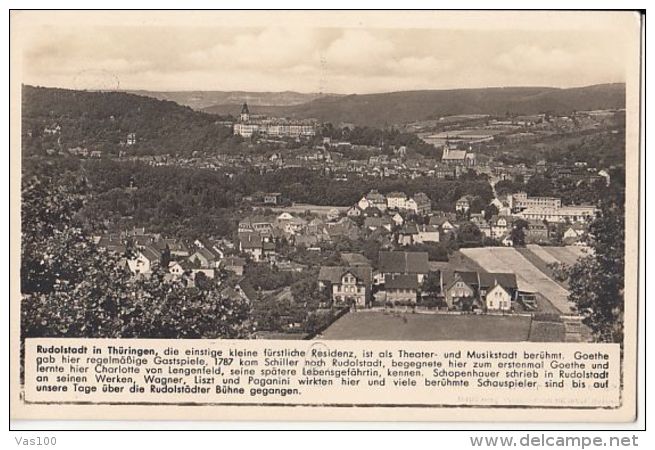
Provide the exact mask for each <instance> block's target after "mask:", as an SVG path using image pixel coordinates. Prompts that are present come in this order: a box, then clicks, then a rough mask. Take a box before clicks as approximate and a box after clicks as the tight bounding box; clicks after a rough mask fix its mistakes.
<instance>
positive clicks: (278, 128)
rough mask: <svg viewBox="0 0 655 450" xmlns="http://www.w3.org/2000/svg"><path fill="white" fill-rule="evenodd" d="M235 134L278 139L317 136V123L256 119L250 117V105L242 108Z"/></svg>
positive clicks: (267, 118)
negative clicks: (256, 134)
mask: <svg viewBox="0 0 655 450" xmlns="http://www.w3.org/2000/svg"><path fill="white" fill-rule="evenodd" d="M233 133H234V134H236V135H239V136H243V137H251V136H252V135H253V134H255V133H260V134H264V135H266V136H277V137H300V136H314V135H316V122H314V121H312V120H300V121H290V120H287V119H282V118H271V117H264V118H254V117H251V116H250V111H249V109H248V104H247V103H244V104H243V107H242V108H241V115H240V116H239V121H238V122H237V123H235V124H234V128H233Z"/></svg>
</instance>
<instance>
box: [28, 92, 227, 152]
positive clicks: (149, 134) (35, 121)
mask: <svg viewBox="0 0 655 450" xmlns="http://www.w3.org/2000/svg"><path fill="white" fill-rule="evenodd" d="M221 120H223V117H221V116H215V115H210V114H206V113H203V112H198V111H194V110H192V109H191V108H189V107H185V106H180V105H178V104H177V103H174V102H171V101H162V100H156V99H154V98H150V97H141V96H138V95H133V94H126V93H122V92H90V91H73V90H67V89H52V88H40V87H32V86H23V91H22V137H23V154H25V155H29V154H42V153H44V152H45V151H46V150H47V149H54V150H66V149H68V148H71V147H78V146H79V147H83V148H87V149H88V150H89V151H92V150H101V151H106V152H109V153H118V152H119V151H120V150H121V149H122V148H124V146H125V143H126V141H127V136H128V134H130V133H134V134H135V137H136V143H135V144H134V145H132V146H131V148H130V150H131V151H132V152H134V153H136V154H147V153H160V154H161V153H170V154H183V155H185V154H191V153H193V151H195V150H199V151H212V150H216V149H217V148H219V147H221V146H229V145H234V144H236V143H238V141H239V138H237V137H234V136H232V133H231V129H230V127H228V126H225V125H221V124H220V121H221Z"/></svg>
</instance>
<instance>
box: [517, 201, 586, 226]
mask: <svg viewBox="0 0 655 450" xmlns="http://www.w3.org/2000/svg"><path fill="white" fill-rule="evenodd" d="M597 211H598V209H597V208H596V207H595V206H589V205H579V206H562V207H561V208H538V207H533V208H527V209H524V210H523V211H521V212H520V213H518V214H517V216H518V217H521V218H523V219H526V220H546V221H548V222H561V223H564V222H573V223H575V222H589V221H590V220H592V219H593V218H595V217H596V212H597Z"/></svg>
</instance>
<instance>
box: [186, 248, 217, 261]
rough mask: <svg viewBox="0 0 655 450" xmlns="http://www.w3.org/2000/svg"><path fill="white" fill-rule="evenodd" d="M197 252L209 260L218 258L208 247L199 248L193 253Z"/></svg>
mask: <svg viewBox="0 0 655 450" xmlns="http://www.w3.org/2000/svg"><path fill="white" fill-rule="evenodd" d="M196 253H198V254H200V255H202V257H203V258H205V259H206V260H208V261H214V260H216V255H214V253H213V252H212V251H211V250H209V249H207V248H199V249H198V250H196V251H195V252H194V253H193V255H195V254H196ZM193 255H191V256H193Z"/></svg>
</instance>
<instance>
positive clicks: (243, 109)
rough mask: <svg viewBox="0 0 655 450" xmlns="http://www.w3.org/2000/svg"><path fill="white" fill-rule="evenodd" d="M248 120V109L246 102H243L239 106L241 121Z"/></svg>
mask: <svg viewBox="0 0 655 450" xmlns="http://www.w3.org/2000/svg"><path fill="white" fill-rule="evenodd" d="M249 120H250V111H249V110H248V103H244V104H243V106H242V107H241V122H248V121H249Z"/></svg>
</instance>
